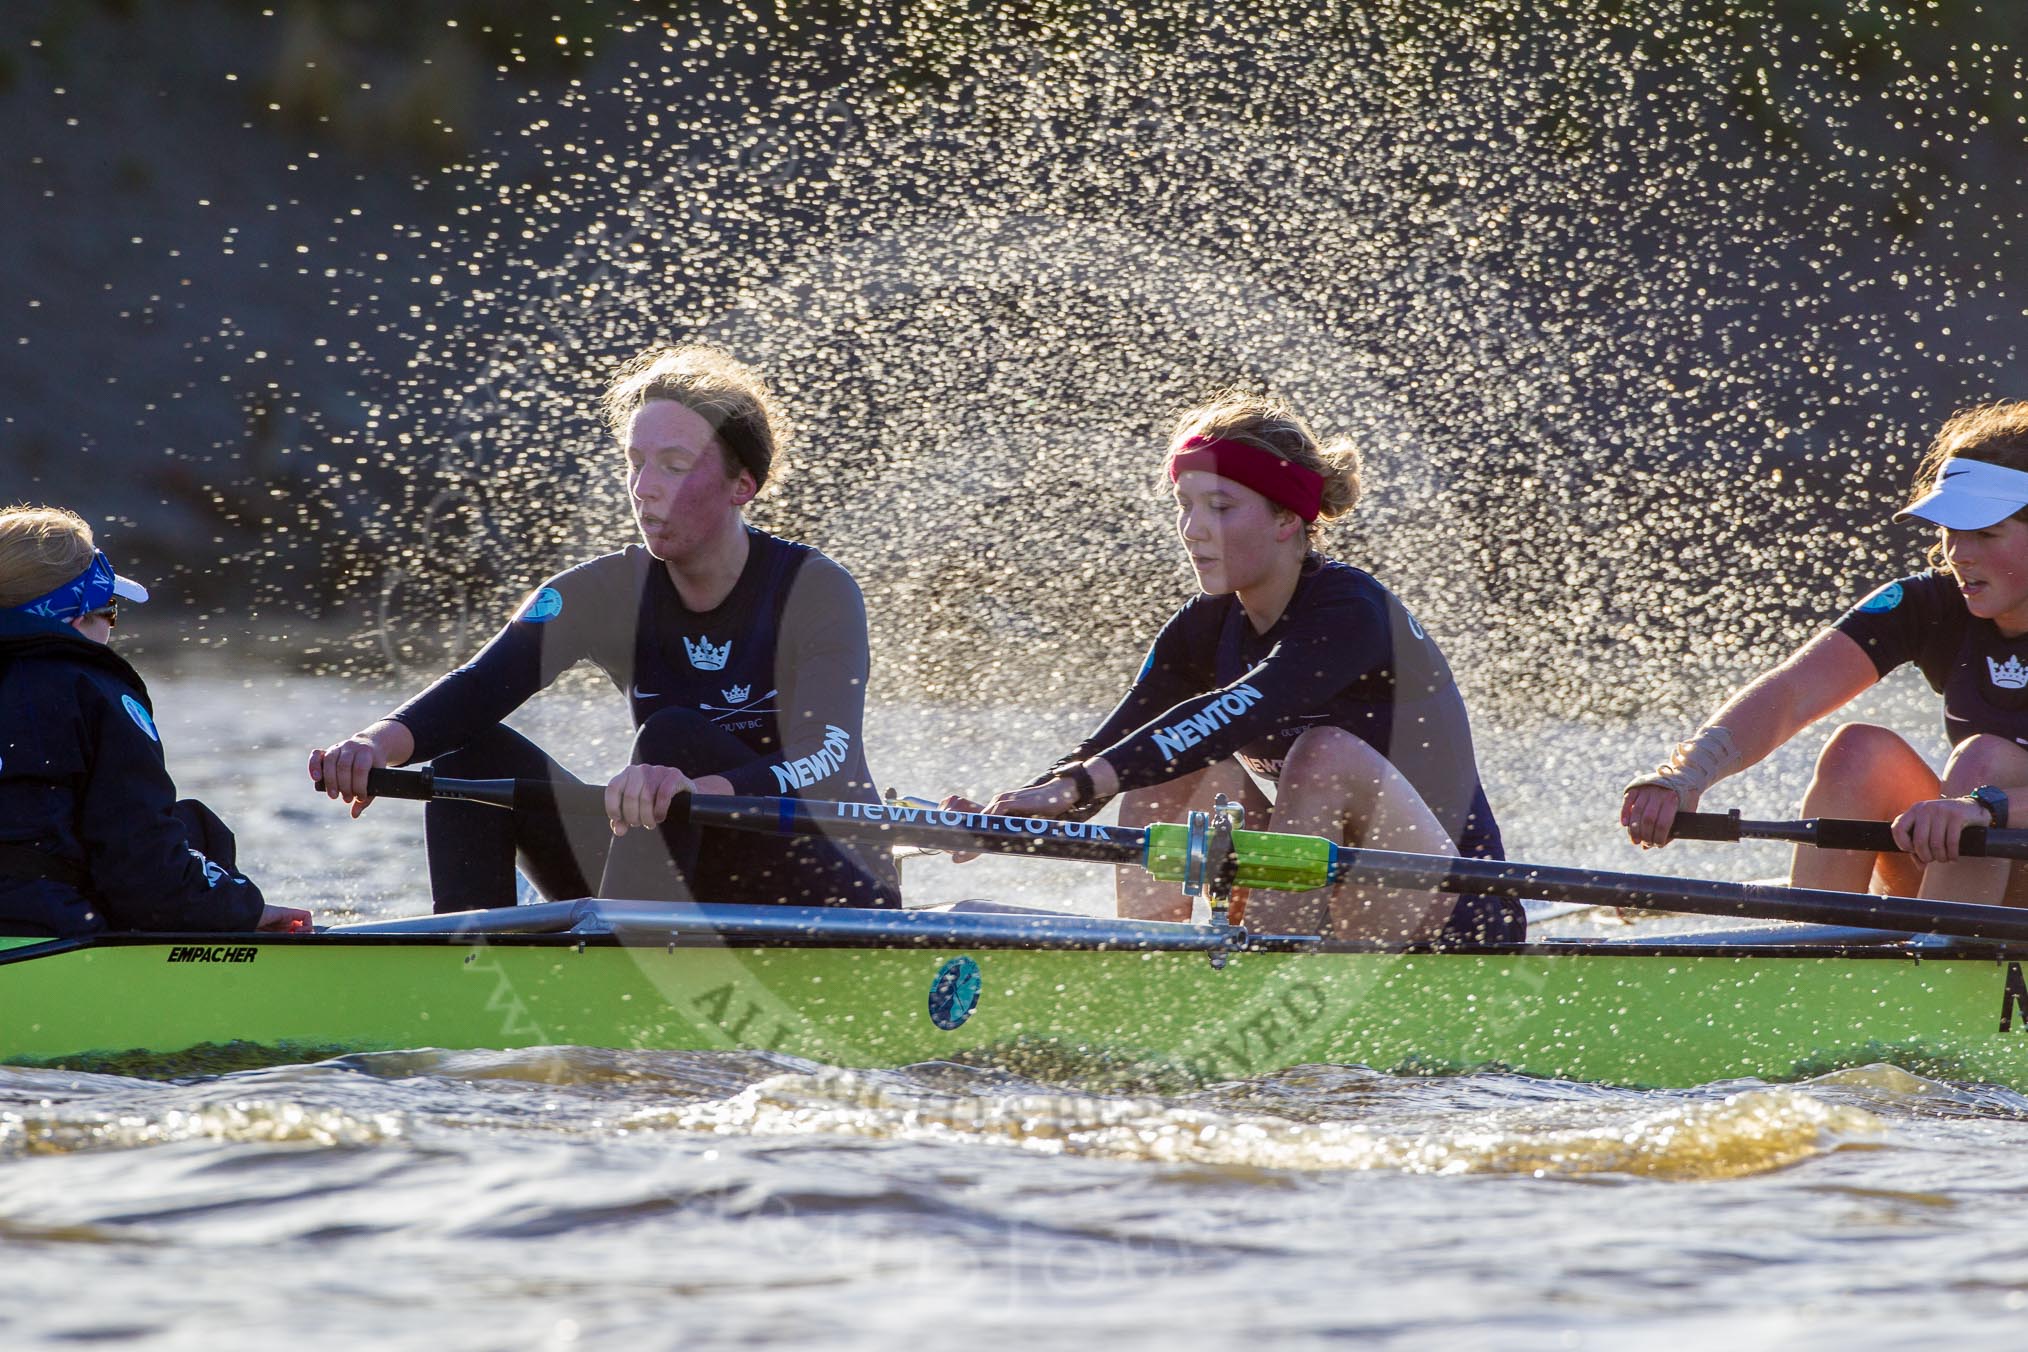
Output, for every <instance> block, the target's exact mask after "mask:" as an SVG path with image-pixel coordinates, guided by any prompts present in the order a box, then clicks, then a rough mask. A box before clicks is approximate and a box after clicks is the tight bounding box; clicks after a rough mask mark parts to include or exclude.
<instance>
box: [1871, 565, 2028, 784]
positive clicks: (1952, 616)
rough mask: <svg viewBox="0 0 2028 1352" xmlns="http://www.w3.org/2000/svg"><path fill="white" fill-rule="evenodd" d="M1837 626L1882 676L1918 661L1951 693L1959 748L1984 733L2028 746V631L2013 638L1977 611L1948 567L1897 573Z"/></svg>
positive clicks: (1947, 728) (1949, 712) (1949, 728)
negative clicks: (1900, 575) (1969, 607)
mask: <svg viewBox="0 0 2028 1352" xmlns="http://www.w3.org/2000/svg"><path fill="white" fill-rule="evenodd" d="M1836 628H1837V629H1838V631H1839V632H1840V633H1842V634H1844V635H1845V636H1846V637H1847V638H1849V639H1851V640H1852V641H1853V642H1855V643H1857V644H1858V645H1859V646H1860V647H1861V648H1863V649H1864V650H1865V652H1866V655H1867V656H1868V657H1869V658H1871V659H1872V660H1873V668H1874V670H1875V671H1877V672H1879V673H1880V675H1882V676H1883V677H1884V676H1886V675H1887V673H1889V672H1890V671H1893V670H1894V669H1895V668H1896V667H1898V666H1901V665H1902V664H1903V663H1906V662H1913V663H1915V665H1916V667H1917V668H1918V669H1919V670H1921V672H1922V674H1923V677H1924V678H1925V679H1926V680H1928V682H1929V686H1930V689H1932V690H1935V691H1937V692H1938V693H1940V694H1941V695H1942V696H1943V697H1944V735H1945V736H1947V737H1948V738H1950V743H1951V745H1952V746H1956V745H1957V744H1958V743H1960V742H1962V741H1964V740H1965V739H1966V738H1968V737H1974V736H1977V735H1978V734H1979V733H1982V732H1983V733H1991V734H1993V735H1994V736H1997V737H2005V738H2007V739H2008V740H2009V741H2013V742H2019V743H2021V744H2023V745H2028V634H2021V635H2016V636H2015V637H2013V638H2009V637H2007V636H2006V635H2005V634H2002V633H2001V632H2000V630H1999V627H1998V626H1997V625H1995V624H1994V623H1993V622H1992V621H1991V620H1982V619H1980V618H1978V617H1977V616H1976V615H1974V614H1972V612H1971V611H1969V610H1967V609H1966V608H1965V597H1964V593H1963V592H1960V591H1959V590H1958V584H1957V582H1956V581H1955V580H1954V579H1953V578H1952V577H1951V575H1950V574H1949V573H1944V572H1938V571H1936V570H1934V569H1930V570H1926V571H1924V572H1920V573H1917V574H1915V575H1914V576H1913V577H1904V578H1898V579H1896V580H1895V581H1893V582H1890V583H1888V584H1887V585H1886V586H1884V587H1881V588H1879V589H1878V590H1877V591H1875V592H1874V593H1873V594H1872V595H1870V596H1868V597H1867V598H1866V599H1865V600H1863V601H1861V602H1860V603H1859V604H1858V605H1856V606H1854V607H1852V609H1850V610H1848V611H1846V612H1845V614H1844V615H1842V616H1840V617H1839V619H1838V623H1837V625H1836Z"/></svg>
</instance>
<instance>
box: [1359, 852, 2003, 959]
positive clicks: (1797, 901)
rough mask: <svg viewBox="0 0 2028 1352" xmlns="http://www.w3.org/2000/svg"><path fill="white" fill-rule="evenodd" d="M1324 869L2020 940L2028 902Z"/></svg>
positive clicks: (1501, 868) (1507, 873) (1423, 887)
mask: <svg viewBox="0 0 2028 1352" xmlns="http://www.w3.org/2000/svg"><path fill="white" fill-rule="evenodd" d="M1332 878H1333V881H1336V882H1343V881H1346V880H1357V881H1360V882H1364V883H1370V884H1373V885H1376V886H1380V887H1399V888H1408V889H1415V890H1419V891H1429V892H1455V893H1459V894H1462V895H1477V896H1488V897H1514V898H1516V899H1521V900H1536V901H1570V902H1578V903H1581V904H1583V905H1586V906H1635V907H1646V908H1652V909H1655V910H1662V911H1685V912H1688V913H1690V914H1692V915H1723V916H1736V917H1742V918H1746V919H1756V920H1793V921H1799V922H1801V923H1804V924H1814V925H1858V926H1863V927H1865V928H1868V929H1882V930H1896V931H1906V932H1908V933H1911V934H1947V935H1952V936H1955V937H1958V938H1964V939H2007V940H2018V941H2022V942H2028V910H2019V909H2016V908H2014V907H2011V906H1974V905H1970V904H1968V903H1965V902H1955V901H1925V900H1919V899H1917V898H1914V897H1876V896H1871V895H1869V894H1866V893H1861V892H1820V891H1816V890H1813V889H1811V888H1806V887H1778V886H1773V885H1770V884H1766V883H1727V882H1713V881H1708V880H1705V879H1700V878H1666V877H1659V876H1649V875H1644V874H1638V873H1609V872H1604V871H1600V870H1592V869H1576V868H1559V867H1556V866H1554V865H1543V864H1507V863H1500V862H1498V861H1495V860H1490V859H1443V858H1440V857H1438V856H1435V855H1415V854H1389V853H1387V852H1385V851H1380V850H1361V849H1352V848H1347V849H1341V850H1340V851H1339V853H1338V858H1337V861H1336V863H1335V864H1334V865H1333V869H1332Z"/></svg>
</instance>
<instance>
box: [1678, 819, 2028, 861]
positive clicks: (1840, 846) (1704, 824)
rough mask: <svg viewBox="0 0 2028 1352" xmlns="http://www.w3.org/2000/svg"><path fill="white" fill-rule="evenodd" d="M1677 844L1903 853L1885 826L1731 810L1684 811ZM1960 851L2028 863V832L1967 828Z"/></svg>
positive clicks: (1876, 823) (1853, 821) (1846, 820)
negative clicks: (1752, 817)
mask: <svg viewBox="0 0 2028 1352" xmlns="http://www.w3.org/2000/svg"><path fill="white" fill-rule="evenodd" d="M1669 834H1670V835H1672V836H1674V837H1675V838H1676V839H1678V840H1786V841H1791V842H1793V843H1795V844H1798V845H1815V846H1816V847H1817V848H1819V849H1824V850H1863V851H1867V852H1870V853H1873V854H1898V853H1900V852H1901V847H1900V846H1899V845H1897V844H1895V843H1894V833H1893V832H1892V831H1891V830H1890V829H1889V827H1888V824H1887V823H1886V822H1875V821H1861V820H1857V819H1854V818H1850V817H1805V818H1803V819H1801V820H1799V821H1782V822H1757V821H1749V820H1745V819H1743V818H1741V817H1740V815H1739V813H1738V811H1737V810H1734V811H1732V812H1679V813H1677V814H1676V820H1675V822H1674V823H1673V824H1672V825H1671V826H1670V828H1669ZM1958 853H1959V854H1963V855H1971V856H1974V857H1979V858H1988V859H2028V831H2015V830H2007V831H1995V830H1992V829H1991V828H1989V827H1984V826H1968V827H1966V828H1965V832H1964V834H1963V835H1962V836H1960V837H1959V838H1958Z"/></svg>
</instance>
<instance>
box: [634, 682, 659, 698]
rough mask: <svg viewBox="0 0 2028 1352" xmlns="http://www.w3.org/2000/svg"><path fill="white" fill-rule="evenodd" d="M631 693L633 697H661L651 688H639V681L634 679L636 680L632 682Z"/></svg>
mask: <svg viewBox="0 0 2028 1352" xmlns="http://www.w3.org/2000/svg"><path fill="white" fill-rule="evenodd" d="M631 693H632V694H633V697H634V698H635V699H660V698H662V697H661V696H660V695H658V694H656V693H655V692H654V691H652V690H643V689H641V683H640V682H639V681H636V682H634V688H633V691H632V692H631Z"/></svg>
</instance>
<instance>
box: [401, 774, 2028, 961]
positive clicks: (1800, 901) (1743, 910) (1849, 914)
mask: <svg viewBox="0 0 2028 1352" xmlns="http://www.w3.org/2000/svg"><path fill="white" fill-rule="evenodd" d="M369 787H370V789H371V791H372V792H373V793H374V794H376V795H378V796H382V797H389V798H422V799H428V798H433V797H434V798H458V799H463V800H467V801H473V802H486V803H493V804H496V805H498V806H501V807H513V808H520V809H526V808H529V807H532V806H548V807H553V808H555V809H556V810H559V811H563V812H569V813H573V814H577V813H584V814H593V813H595V814H597V815H599V816H603V815H605V791H604V790H603V789H600V788H597V787H594V786H591V785H577V784H563V785H555V784H549V783H545V782H542V781H534V780H481V781H474V780H444V779H436V778H434V777H433V776H432V775H431V774H430V772H429V771H427V770H375V771H374V772H373V775H372V778H371V780H370V781H369ZM686 801H687V802H688V805H689V806H688V808H687V811H688V812H689V814H690V820H692V821H693V822H697V823H700V824H706V825H711V826H718V827H725V828H729V829H732V830H738V831H757V832H766V833H770V834H777V833H779V834H794V835H801V834H831V835H836V836H840V837H846V838H851V839H858V840H872V841H885V842H892V843H896V844H904V843H905V844H916V845H929V846H932V847H936V848H952V849H969V848H982V849H989V850H994V851H997V852H1002V853H1024V854H1031V855H1036V856H1041V857H1047V858H1056V859H1085V860H1091V861H1093V862H1097V863H1109V864H1137V865H1138V864H1142V863H1143V861H1144V859H1146V857H1147V855H1148V853H1149V849H1148V846H1149V839H1150V834H1151V832H1150V831H1147V830H1138V829H1133V828H1127V827H1118V826H1100V825H1097V824H1094V823H1085V822H1057V821H1043V820H1036V819H1029V818H1022V817H992V816H987V815H986V814H984V813H973V812H944V811H942V810H941V809H936V808H915V807H901V806H897V805H891V804H878V803H832V802H823V801H818V800H803V799H775V798H734V797H694V798H690V799H688V800H683V799H679V800H678V804H679V806H678V809H677V810H678V811H682V810H685V809H683V808H682V806H681V805H682V804H683V803H685V802H686ZM1721 820H1725V819H1723V818H1721ZM1181 829H1182V828H1180V827H1158V828H1152V830H1167V831H1180V830H1181ZM1259 839H1260V841H1261V842H1263V843H1266V842H1272V841H1277V840H1279V841H1283V842H1292V843H1294V844H1297V845H1303V844H1305V843H1307V844H1308V845H1309V846H1314V847H1315V848H1316V849H1318V850H1323V849H1325V848H1326V846H1325V842H1322V841H1312V840H1307V838H1303V837H1288V836H1281V837H1277V836H1263V837H1260V838H1259ZM1330 850H1331V854H1330V862H1329V864H1328V865H1327V866H1325V868H1324V870H1323V872H1325V873H1328V876H1329V878H1330V880H1331V881H1333V882H1343V881H1359V882H1363V883H1368V884H1372V885H1375V886H1380V887H1390V888H1401V889H1404V890H1414V891H1424V892H1452V893H1458V894H1466V895H1479V896H1495V897H1515V898H1521V899H1533V900H1542V901H1570V902H1579V903H1582V904H1584V905H1587V906H1637V907H1652V908H1654V909H1657V910H1668V911H1687V912H1690V913H1692V914H1697V915H1721V916H1733V917H1741V918H1746V919H1758V920H1793V921H1801V922H1804V923H1808V924H1827V925H1857V926H1864V927H1867V928H1871V929H1882V930H1893V931H1905V932H1909V933H1914V934H1944V935H1953V936H1957V937H1960V938H1969V939H1997V940H2008V941H2014V942H2024V943H2028V910H2016V909H2014V908H2012V907H2006V906H1974V905H1969V904H1966V903H1962V902H1949V901H1923V900H1918V899H1916V898H1913V897H1875V896H1869V895H1867V894H1864V893H1856V892H1821V891H1814V890H1811V889H1808V888H1799V887H1775V886H1769V885H1765V884H1761V883H1728V882H1712V881H1707V880H1703V879H1697V878H1668V877H1659V876H1649V875H1643V874H1634V873H1614V872H1607V871H1604V870H1597V869H1576V868H1561V867H1557V866H1554V865H1541V864H1510V863H1504V862H1501V861H1498V860H1491V859H1457V858H1449V857H1445V856H1441V855H1420V854H1397V853H1393V852H1389V851H1385V850H1363V849H1357V848H1352V847H1330ZM1150 862H1153V861H1150ZM1168 862H1173V861H1168ZM1165 866H1166V865H1165ZM1178 876H1180V875H1178ZM1284 885H1287V884H1284Z"/></svg>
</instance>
